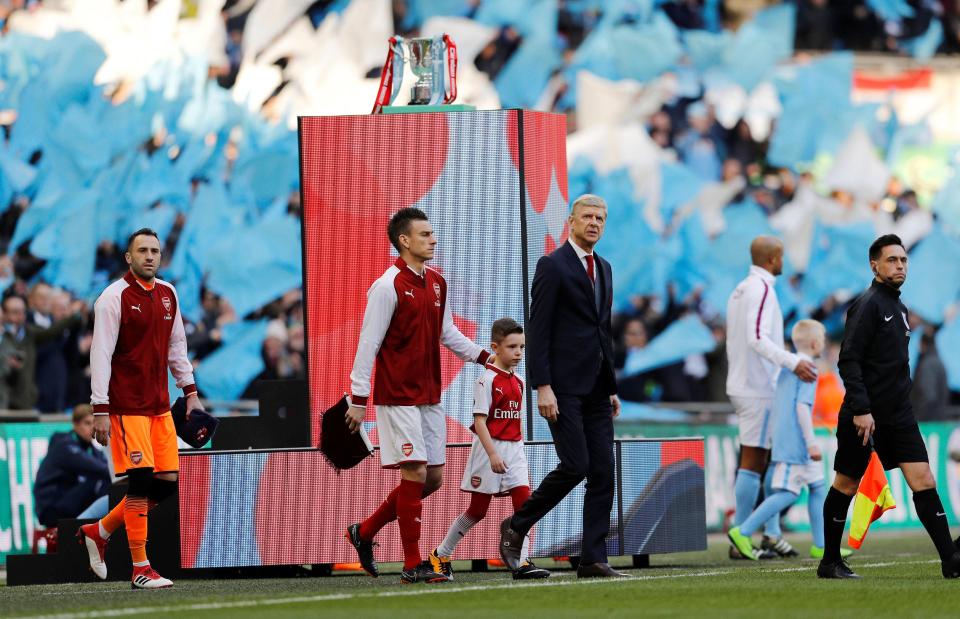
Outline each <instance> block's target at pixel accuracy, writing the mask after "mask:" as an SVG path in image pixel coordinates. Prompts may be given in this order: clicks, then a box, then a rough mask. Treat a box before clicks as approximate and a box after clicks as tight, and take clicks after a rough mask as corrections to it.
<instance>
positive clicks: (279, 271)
mask: <svg viewBox="0 0 960 619" xmlns="http://www.w3.org/2000/svg"><path fill="white" fill-rule="evenodd" d="M208 258H209V263H208V269H209V270H208V275H207V285H208V286H209V287H210V289H211V290H213V291H214V292H216V293H217V294H220V295H222V296H223V297H224V298H226V299H227V300H228V301H230V304H231V305H232V306H233V308H234V310H235V311H236V312H237V315H238V316H245V315H247V314H249V313H250V312H252V311H254V310H256V309H259V308H260V307H263V306H264V305H266V304H267V303H269V302H271V301H273V300H274V299H277V298H278V297H280V296H282V295H283V294H284V293H286V292H288V291H290V290H292V289H294V288H299V287H300V286H301V284H302V281H303V279H302V275H301V270H302V258H301V254H300V224H299V221H297V220H296V219H294V218H293V217H285V218H283V219H277V220H273V221H268V222H258V223H257V224H255V225H253V226H250V227H249V228H246V229H245V230H238V231H235V232H234V233H232V234H231V235H230V236H229V237H228V238H224V239H223V240H221V241H220V242H219V243H217V244H216V245H215V246H214V247H213V248H211V250H210V254H209V256H208Z"/></svg>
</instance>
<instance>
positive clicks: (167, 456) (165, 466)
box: [110, 412, 180, 475]
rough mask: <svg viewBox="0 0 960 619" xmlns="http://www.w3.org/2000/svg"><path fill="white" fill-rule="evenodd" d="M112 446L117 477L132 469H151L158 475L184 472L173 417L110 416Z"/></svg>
mask: <svg viewBox="0 0 960 619" xmlns="http://www.w3.org/2000/svg"><path fill="white" fill-rule="evenodd" d="M110 445H111V453H112V454H113V468H114V471H115V472H116V474H117V475H125V474H126V472H127V471H128V470H129V469H140V468H150V469H153V471H154V472H155V473H175V472H177V471H179V470H180V459H179V458H178V456H177V432H176V430H175V429H174V427H173V416H172V415H171V414H170V413H169V412H166V413H164V414H163V415H154V416H148V415H110Z"/></svg>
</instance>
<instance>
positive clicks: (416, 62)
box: [372, 34, 463, 114]
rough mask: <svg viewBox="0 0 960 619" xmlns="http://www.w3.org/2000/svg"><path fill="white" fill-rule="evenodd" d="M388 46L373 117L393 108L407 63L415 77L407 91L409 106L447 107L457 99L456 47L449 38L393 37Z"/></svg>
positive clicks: (443, 35) (439, 36)
mask: <svg viewBox="0 0 960 619" xmlns="http://www.w3.org/2000/svg"><path fill="white" fill-rule="evenodd" d="M389 43H390V48H389V50H388V52H387V61H386V62H385V63H384V65H383V71H382V72H381V74H380V87H379V88H378V89H377V99H376V101H374V104H373V112H372V113H373V114H380V113H383V112H384V111H385V109H386V108H393V102H394V101H395V100H396V98H397V94H399V93H400V85H401V83H402V82H403V69H404V66H405V65H406V63H407V62H409V63H410V70H411V71H412V72H413V74H414V76H416V78H417V83H416V84H414V85H413V88H411V89H410V104H412V105H431V106H437V105H450V104H452V103H453V102H454V101H455V100H456V98H457V45H456V44H455V43H454V42H453V39H451V38H450V35H447V34H440V35H437V36H435V37H433V38H427V37H423V38H417V39H404V38H403V37H399V36H394V37H390V41H389ZM461 107H463V106H461ZM389 113H396V112H393V111H391V112H389Z"/></svg>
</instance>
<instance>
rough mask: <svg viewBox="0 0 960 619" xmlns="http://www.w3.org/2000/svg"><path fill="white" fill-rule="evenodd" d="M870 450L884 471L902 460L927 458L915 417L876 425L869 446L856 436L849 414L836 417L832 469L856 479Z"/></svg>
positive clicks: (865, 463) (868, 457) (925, 460)
mask: <svg viewBox="0 0 960 619" xmlns="http://www.w3.org/2000/svg"><path fill="white" fill-rule="evenodd" d="M873 450H875V451H876V452H877V456H879V457H880V462H881V464H883V468H884V469H885V470H887V471H889V470H890V469H895V468H897V467H899V466H900V464H901V463H902V462H929V459H928V457H927V446H926V445H924V443H923V436H921V435H920V426H918V425H917V422H916V421H913V422H906V423H902V422H901V423H893V424H891V425H886V424H885V425H877V427H876V430H874V433H873V448H872V449H871V447H870V444H869V443H867V445H866V446H864V445H863V438H862V437H860V436H857V428H856V426H854V425H853V417H840V419H839V420H838V421H837V457H836V458H835V459H834V461H833V470H834V471H836V472H838V473H843V474H844V475H846V476H847V477H851V478H853V479H860V478H861V477H863V473H864V471H866V470H867V464H868V463H869V462H870V452H871V451H873Z"/></svg>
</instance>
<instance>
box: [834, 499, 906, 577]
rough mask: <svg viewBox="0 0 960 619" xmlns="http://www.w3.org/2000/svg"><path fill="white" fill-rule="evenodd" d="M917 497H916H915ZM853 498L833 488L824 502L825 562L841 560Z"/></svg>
mask: <svg viewBox="0 0 960 619" xmlns="http://www.w3.org/2000/svg"><path fill="white" fill-rule="evenodd" d="M914 496H916V495H914ZM852 500H853V497H852V496H847V495H845V494H844V493H842V492H840V491H839V490H837V489H836V488H833V487H831V488H830V491H829V492H827V498H826V500H824V502H823V542H824V543H823V562H824V563H832V562H834V561H839V560H840V541H841V540H842V539H843V527H844V526H845V525H846V524H847V510H849V509H850V501H852Z"/></svg>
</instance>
